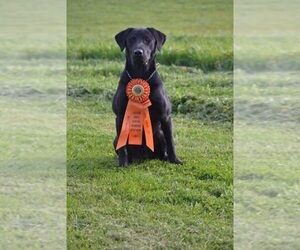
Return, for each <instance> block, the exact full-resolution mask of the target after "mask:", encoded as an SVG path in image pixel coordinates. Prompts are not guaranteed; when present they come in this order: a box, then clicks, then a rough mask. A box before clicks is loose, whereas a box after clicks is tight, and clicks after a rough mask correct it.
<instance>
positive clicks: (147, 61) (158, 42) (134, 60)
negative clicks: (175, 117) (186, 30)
mask: <svg viewBox="0 0 300 250" xmlns="http://www.w3.org/2000/svg"><path fill="white" fill-rule="evenodd" d="M115 40H116V42H117V44H118V45H119V47H120V49H121V52H122V51H123V50H124V49H125V54H126V63H125V69H124V71H123V72H122V74H121V78H120V81H119V85H118V87H117V90H116V93H115V95H114V97H113V103H112V109H113V112H114V113H115V115H116V132H117V135H116V138H115V140H114V143H113V145H114V148H115V150H116V145H117V142H118V138H119V135H120V133H121V128H122V123H123V119H124V114H125V111H126V107H127V103H128V97H127V96H126V86H127V84H128V82H129V81H130V80H131V79H134V78H141V79H144V80H146V81H147V82H148V83H149V85H150V96H149V99H150V101H151V103H152V105H151V106H150V107H149V114H150V118H151V124H152V131H153V141H154V152H152V151H150V150H149V149H148V148H147V147H146V145H145V136H143V140H142V145H128V144H127V145H125V146H123V147H121V148H119V149H118V150H116V153H117V155H118V161H119V166H128V164H129V163H131V162H132V161H133V160H135V159H145V158H150V159H152V158H156V159H160V160H168V161H169V162H171V163H174V164H182V162H181V160H180V159H179V158H178V157H177V156H176V152H175V146H174V139H173V132H172V120H171V108H172V106H171V102H170V99H169V97H168V96H167V94H166V91H165V88H164V85H163V82H162V80H161V78H160V76H159V74H158V73H157V71H156V62H155V57H156V53H157V52H158V51H160V49H161V48H162V46H163V45H164V43H165V41H166V35H165V34H163V33H162V32H160V31H159V30H157V29H154V28H128V29H125V30H123V31H121V32H120V33H118V34H117V35H116V36H115Z"/></svg>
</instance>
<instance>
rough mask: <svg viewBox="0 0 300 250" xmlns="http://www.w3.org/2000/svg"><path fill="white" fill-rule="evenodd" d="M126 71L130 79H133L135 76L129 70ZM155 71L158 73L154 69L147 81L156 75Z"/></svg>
mask: <svg viewBox="0 0 300 250" xmlns="http://www.w3.org/2000/svg"><path fill="white" fill-rule="evenodd" d="M125 71H126V74H127V75H128V77H129V79H130V80H132V79H133V78H132V76H131V75H130V74H129V72H128V71H127V70H125ZM155 73H156V70H154V71H153V72H152V74H151V75H150V76H149V77H148V79H147V80H146V82H148V81H149V80H150V79H151V78H152V77H153V76H154V74H155Z"/></svg>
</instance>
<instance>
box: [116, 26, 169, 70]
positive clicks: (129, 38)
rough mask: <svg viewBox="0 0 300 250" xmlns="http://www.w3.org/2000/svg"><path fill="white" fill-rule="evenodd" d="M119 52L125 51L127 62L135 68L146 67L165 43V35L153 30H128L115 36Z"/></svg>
mask: <svg viewBox="0 0 300 250" xmlns="http://www.w3.org/2000/svg"><path fill="white" fill-rule="evenodd" d="M115 39H116V42H117V43H118V45H119V46H120V48H121V51H123V50H124V49H125V50H126V57H127V60H129V62H130V63H131V64H132V65H134V66H137V67H140V66H147V65H148V64H149V62H150V61H151V60H152V59H153V58H154V56H155V53H156V51H159V50H160V49H161V47H162V46H163V44H164V43H165V41H166V35H165V34H163V33H162V32H160V31H159V30H156V29H154V28H146V29H135V28H128V29H126V30H123V31H121V32H120V33H118V34H117V35H116V36H115Z"/></svg>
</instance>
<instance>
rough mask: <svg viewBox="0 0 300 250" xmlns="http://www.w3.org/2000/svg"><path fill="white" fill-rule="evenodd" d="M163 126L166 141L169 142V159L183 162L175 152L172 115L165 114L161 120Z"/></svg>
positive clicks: (176, 162) (179, 162) (172, 161)
mask: <svg viewBox="0 0 300 250" xmlns="http://www.w3.org/2000/svg"><path fill="white" fill-rule="evenodd" d="M161 128H162V130H163V132H164V135H165V138H166V143H167V152H168V159H169V161H170V162H171V163H175V164H182V162H181V161H180V160H179V159H178V158H177V156H176V153H175V145H174V139H173V131H172V130H173V129H172V120H171V117H170V116H169V115H168V116H165V117H163V118H162V120H161Z"/></svg>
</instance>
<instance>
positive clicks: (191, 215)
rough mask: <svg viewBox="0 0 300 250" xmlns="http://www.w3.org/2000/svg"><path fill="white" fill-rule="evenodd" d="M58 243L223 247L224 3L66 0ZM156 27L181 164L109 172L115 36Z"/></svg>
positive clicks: (228, 100) (226, 227)
mask: <svg viewBox="0 0 300 250" xmlns="http://www.w3.org/2000/svg"><path fill="white" fill-rule="evenodd" d="M67 9H68V19H67V20H68V24H67V27H68V40H67V42H68V75H67V76H68V77H67V81H68V90H67V94H68V106H67V111H68V112H67V158H68V163H67V175H68V182H67V183H68V187H67V188H68V197H67V200H68V201H67V209H68V219H67V235H68V237H67V243H68V247H69V248H70V249H232V247H233V229H232V226H233V166H232V164H233V160H232V156H233V146H232V132H233V131H232V119H233V114H232V113H233V108H232V106H233V103H232V95H233V84H232V81H233V78H232V68H233V52H232V2H231V1H204V0H201V1H197V2H195V1H191V0H190V1H144V2H143V3H142V4H141V3H140V2H138V1H109V2H108V1H107V2H106V1H95V0H94V1H79V0H71V1H68V8H67ZM129 26H149V27H156V28H158V29H160V30H161V31H163V32H164V33H165V34H166V35H167V37H168V39H167V42H166V44H165V46H164V47H163V49H162V52H161V53H160V54H159V55H158V62H159V64H160V65H159V68H158V70H159V72H160V75H161V77H162V79H163V81H164V83H165V86H166V89H167V92H168V94H169V96H170V97H171V100H172V103H173V114H172V116H173V121H174V130H175V131H174V138H175V143H176V147H177V152H178V156H179V157H180V158H181V159H182V160H183V162H184V164H183V165H182V166H176V165H172V164H169V163H166V162H160V161H157V160H152V161H146V162H142V163H135V164H133V165H131V166H130V167H128V168H118V167H117V159H116V154H115V152H114V149H113V146H112V141H113V139H114V136H115V126H114V120H115V117H114V114H113V112H112V110H111V101H112V96H113V93H114V91H115V90H116V87H117V83H118V78H119V75H120V73H121V71H122V69H123V67H124V55H122V53H121V52H120V51H119V49H118V47H117V45H116V43H115V41H114V35H115V34H116V33H117V32H119V31H120V30H122V29H124V28H126V27H129Z"/></svg>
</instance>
